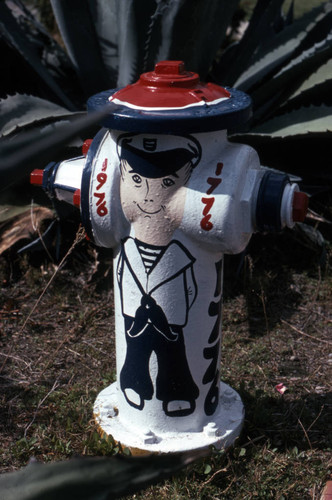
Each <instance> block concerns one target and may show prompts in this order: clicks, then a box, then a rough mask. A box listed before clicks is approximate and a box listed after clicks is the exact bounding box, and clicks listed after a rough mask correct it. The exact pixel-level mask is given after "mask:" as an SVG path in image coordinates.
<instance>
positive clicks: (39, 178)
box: [30, 168, 44, 186]
mask: <svg viewBox="0 0 332 500" xmlns="http://www.w3.org/2000/svg"><path fill="white" fill-rule="evenodd" d="M43 175H44V170H40V169H39V168H35V170H33V171H32V172H31V174H30V184H33V185H34V186H42V184H43Z"/></svg>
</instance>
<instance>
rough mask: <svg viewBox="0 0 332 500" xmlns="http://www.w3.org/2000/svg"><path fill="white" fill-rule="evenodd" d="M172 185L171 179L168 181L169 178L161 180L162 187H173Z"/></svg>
mask: <svg viewBox="0 0 332 500" xmlns="http://www.w3.org/2000/svg"><path fill="white" fill-rule="evenodd" d="M173 184H175V182H174V181H173V179H170V178H169V177H165V179H163V186H165V187H170V186H173Z"/></svg>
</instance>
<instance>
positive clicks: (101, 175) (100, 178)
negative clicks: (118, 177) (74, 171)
mask: <svg viewBox="0 0 332 500" xmlns="http://www.w3.org/2000/svg"><path fill="white" fill-rule="evenodd" d="M97 181H98V182H99V184H98V186H97V187H96V189H97V191H98V190H99V189H100V188H101V187H103V185H104V184H105V182H106V181H107V175H106V174H104V173H103V172H100V173H99V174H98V175H97Z"/></svg>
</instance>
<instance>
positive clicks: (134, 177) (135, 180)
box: [132, 174, 142, 184]
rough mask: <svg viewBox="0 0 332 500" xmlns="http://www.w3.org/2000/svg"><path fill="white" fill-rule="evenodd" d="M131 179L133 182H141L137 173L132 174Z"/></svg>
mask: <svg viewBox="0 0 332 500" xmlns="http://www.w3.org/2000/svg"><path fill="white" fill-rule="evenodd" d="M132 179H133V181H134V182H135V184H141V182H142V179H141V177H140V176H139V175H138V174H135V175H133V176H132Z"/></svg>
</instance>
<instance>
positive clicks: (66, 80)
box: [0, 0, 81, 110]
mask: <svg viewBox="0 0 332 500" xmlns="http://www.w3.org/2000/svg"><path fill="white" fill-rule="evenodd" d="M0 40H1V53H2V54H1V55H2V61H3V64H5V66H6V68H7V71H6V72H5V74H4V75H3V77H2V80H1V94H0V95H2V96H5V95H6V94H9V93H15V92H19V93H24V90H23V89H25V91H28V92H29V89H30V92H31V93H34V94H35V95H39V96H41V97H46V96H47V98H48V99H50V100H52V101H54V102H57V103H59V104H60V105H63V106H65V107H66V108H68V109H70V110H74V109H77V102H78V101H79V98H77V96H80V94H81V91H80V89H79V86H78V81H77V80H76V79H75V78H74V76H75V75H74V73H73V69H72V67H70V62H69V60H68V58H67V57H66V55H65V53H64V52H63V50H61V49H60V47H59V46H58V44H57V43H56V42H55V41H54V40H53V39H52V38H51V37H50V36H49V35H48V33H47V32H46V30H44V29H43V28H42V27H41V25H40V24H39V23H38V22H37V21H36V20H35V19H34V17H33V16H32V15H31V14H29V11H28V10H27V9H26V8H25V7H24V6H23V5H22V4H21V2H20V1H19V0H12V1H10V2H9V1H5V0H4V1H2V2H0ZM24 82H25V83H24ZM71 85H76V86H77V87H78V88H77V90H76V96H75V97H74V99H72V97H71V94H70V90H71V89H70V87H71Z"/></svg>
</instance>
